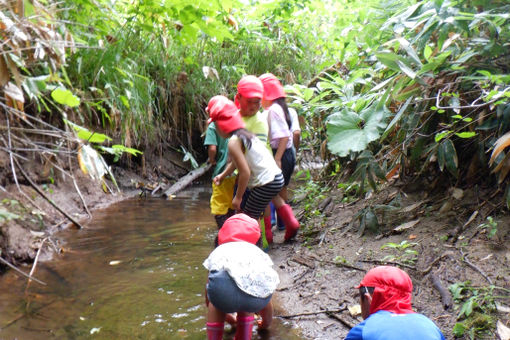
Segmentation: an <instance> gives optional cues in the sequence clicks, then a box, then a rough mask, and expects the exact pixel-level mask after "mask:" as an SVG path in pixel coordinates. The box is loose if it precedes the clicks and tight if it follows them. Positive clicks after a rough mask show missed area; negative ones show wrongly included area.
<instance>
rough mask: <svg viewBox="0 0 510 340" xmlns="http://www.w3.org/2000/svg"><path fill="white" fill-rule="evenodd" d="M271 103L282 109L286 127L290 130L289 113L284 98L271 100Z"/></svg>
mask: <svg viewBox="0 0 510 340" xmlns="http://www.w3.org/2000/svg"><path fill="white" fill-rule="evenodd" d="M273 103H276V104H278V105H280V106H281V107H282V109H283V112H284V113H285V121H286V122H287V125H288V127H289V129H290V126H291V121H290V112H289V107H288V106H287V102H286V101H285V97H280V98H276V99H275V100H273Z"/></svg>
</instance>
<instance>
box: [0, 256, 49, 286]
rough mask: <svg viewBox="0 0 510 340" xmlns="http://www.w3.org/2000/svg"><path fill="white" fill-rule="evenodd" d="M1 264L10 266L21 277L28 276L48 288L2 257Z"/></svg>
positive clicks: (44, 284)
mask: <svg viewBox="0 0 510 340" xmlns="http://www.w3.org/2000/svg"><path fill="white" fill-rule="evenodd" d="M0 262H2V263H3V264H5V265H6V266H8V267H9V268H11V269H14V270H15V271H16V272H18V273H20V274H21V275H23V276H26V277H28V278H29V279H31V280H34V281H35V282H37V283H40V284H42V285H43V286H46V283H44V282H42V281H41V280H39V279H36V278H35V277H32V276H30V275H28V274H26V273H24V272H23V271H22V270H21V269H18V268H17V267H16V266H14V265H12V264H11V263H10V262H9V261H6V260H4V259H3V258H2V257H0Z"/></svg>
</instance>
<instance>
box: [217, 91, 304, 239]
mask: <svg viewBox="0 0 510 340" xmlns="http://www.w3.org/2000/svg"><path fill="white" fill-rule="evenodd" d="M208 107H209V109H208V112H209V116H210V118H209V123H210V122H213V121H214V122H216V127H217V128H218V132H219V134H220V136H222V137H224V138H227V137H230V140H229V142H228V152H229V156H230V158H231V159H232V163H231V165H229V166H227V168H226V169H225V170H224V171H223V172H222V173H220V174H219V175H217V176H216V177H215V178H214V182H215V183H216V184H220V183H221V182H222V181H223V179H224V178H226V177H227V176H229V175H230V174H231V173H232V172H233V171H234V169H235V168H237V170H238V176H237V178H238V180H237V190H236V193H235V196H234V199H233V200H232V207H233V208H234V209H235V210H240V209H241V200H242V197H243V194H244V192H245V190H246V188H249V189H250V195H249V196H248V199H247V200H246V203H245V205H244V207H243V209H242V211H243V212H244V213H245V214H247V215H248V216H250V217H252V218H255V219H259V218H260V216H261V214H262V212H263V211H264V209H265V207H266V206H267V205H268V204H269V202H270V201H271V200H272V201H273V204H274V205H275V207H276V210H277V212H278V214H279V215H280V216H281V217H282V219H283V221H284V223H285V225H286V226H287V229H286V232H285V240H286V241H288V240H290V239H291V238H293V237H294V236H296V234H297V231H298V229H299V222H298V221H297V220H296V218H295V217H294V213H293V212H292V209H291V207H290V206H289V205H288V204H285V202H284V201H283V199H282V198H281V197H279V196H278V193H279V192H280V190H281V188H282V186H283V183H284V179H283V175H282V172H281V170H280V168H279V167H278V166H277V165H276V163H275V161H274V158H273V157H272V156H271V153H270V152H269V150H268V149H267V148H266V146H265V144H264V143H262V142H261V141H260V140H259V139H258V138H257V137H256V136H255V135H254V134H253V133H251V132H249V131H248V130H246V129H245V128H244V127H245V125H244V122H243V120H242V119H241V116H240V115H239V112H238V110H237V108H236V106H235V105H234V103H232V102H231V101H230V100H228V99H227V98H225V97H223V96H215V97H213V98H211V100H210V102H209V106H208ZM267 230H269V231H270V228H266V232H267ZM266 235H267V234H266Z"/></svg>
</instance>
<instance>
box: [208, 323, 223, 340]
mask: <svg viewBox="0 0 510 340" xmlns="http://www.w3.org/2000/svg"><path fill="white" fill-rule="evenodd" d="M206 326H207V340H223V328H224V326H225V323H224V322H208V323H206Z"/></svg>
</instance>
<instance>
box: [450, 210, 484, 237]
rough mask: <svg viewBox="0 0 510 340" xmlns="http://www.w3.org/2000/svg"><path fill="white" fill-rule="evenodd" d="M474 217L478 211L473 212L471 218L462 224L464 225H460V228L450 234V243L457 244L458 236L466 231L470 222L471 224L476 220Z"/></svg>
mask: <svg viewBox="0 0 510 340" xmlns="http://www.w3.org/2000/svg"><path fill="white" fill-rule="evenodd" d="M476 216H478V210H475V211H474V212H473V213H472V214H471V216H470V217H469V219H468V220H467V221H466V223H464V225H462V226H461V227H457V228H455V229H454V230H453V232H452V233H451V234H450V235H451V237H452V243H455V242H457V240H458V238H459V236H460V234H462V233H463V232H464V231H466V229H467V227H468V226H469V225H470V224H471V222H473V221H474V220H475V218H476Z"/></svg>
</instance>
